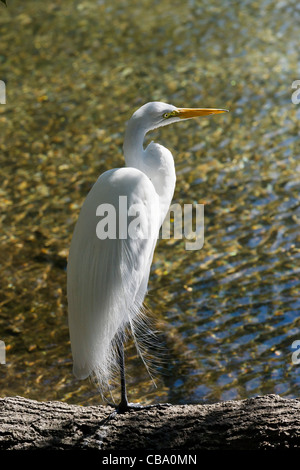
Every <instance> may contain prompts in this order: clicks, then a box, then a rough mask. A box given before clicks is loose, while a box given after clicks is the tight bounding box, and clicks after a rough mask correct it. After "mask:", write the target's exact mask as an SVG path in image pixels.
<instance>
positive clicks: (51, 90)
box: [0, 0, 300, 404]
mask: <svg viewBox="0 0 300 470" xmlns="http://www.w3.org/2000/svg"><path fill="white" fill-rule="evenodd" d="M46 3H48V2H46ZM50 3H51V5H50V4H49V5H48V4H47V5H46V4H45V2H39V3H37V2H36V1H35V2H33V1H28V2H26V6H25V7H24V6H22V7H21V6H18V5H10V6H9V8H8V9H7V10H5V11H4V12H3V16H2V17H1V24H0V27H1V29H2V35H1V42H2V41H3V50H2V52H1V54H0V61H1V64H2V70H3V72H1V73H3V75H4V76H3V77H2V76H1V77H0V79H6V77H7V82H8V84H9V86H8V90H7V93H8V99H7V105H5V108H1V110H0V111H1V114H0V124H1V150H2V153H1V156H0V159H1V166H2V175H1V180H2V181H1V190H0V196H1V209H2V210H1V224H2V226H1V235H0V238H1V247H2V249H1V255H0V256H1V272H0V276H1V293H0V308H1V311H0V339H2V340H4V341H5V343H6V345H7V365H6V366H5V368H3V366H1V369H0V381H1V393H2V395H3V396H4V395H16V394H19V395H22V396H27V397H30V398H37V399H44V400H46V399H47V400H51V399H60V400H66V401H68V402H73V403H82V404H84V403H98V402H99V397H98V396H97V391H96V389H95V387H94V385H93V384H92V383H91V382H89V381H85V382H82V383H81V382H80V383H79V382H77V381H76V380H75V379H74V378H73V377H72V374H71V354H70V345H69V338H68V329H67V316H66V315H67V305H66V295H65V283H66V271H65V268H66V260H67V254H68V248H69V244H70V239H71V234H72V230H73V227H74V223H75V221H76V219H77V216H78V212H79V209H80V207H81V204H82V202H83V200H84V198H85V196H86V194H87V192H88V190H89V188H90V187H91V185H92V184H93V182H94V181H95V180H96V178H97V177H98V174H99V173H101V172H102V171H105V170H106V169H108V168H111V167H116V166H119V165H123V158H122V152H121V148H122V139H123V132H124V124H125V121H126V120H127V119H128V118H129V116H130V114H131V113H132V111H133V110H134V109H135V108H136V107H138V106H140V105H141V104H143V103H144V102H146V101H150V100H157V99H158V100H164V101H168V102H170V103H173V104H176V105H178V106H197V105H200V106H201V105H203V106H213V107H223V108H228V109H230V113H229V114H228V115H226V116H222V117H218V116H216V117H214V119H205V120H202V121H201V122H200V121H198V122H191V121H189V122H187V123H182V124H181V123H180V125H179V124H177V125H176V126H174V127H171V126H170V127H168V128H164V129H162V130H160V131H157V132H154V133H153V134H151V136H149V139H155V140H157V141H159V142H160V143H162V144H163V145H165V146H167V147H168V148H169V149H170V150H171V151H172V152H173V154H174V157H175V162H176V170H177V186H176V192H175V196H174V201H173V202H178V203H180V204H184V203H191V202H199V203H204V204H205V243H204V247H203V249H202V250H200V251H195V252H190V251H186V250H185V249H184V240H172V239H171V240H170V241H167V240H160V241H159V243H158V247H157V250H156V254H155V258H154V263H153V269H152V274H151V279H150V288H151V289H150V293H149V296H148V298H147V304H148V306H149V307H150V309H151V310H152V312H153V316H154V317H155V318H156V322H157V328H158V330H159V331H160V334H159V341H160V344H161V347H162V349H157V350H156V351H154V352H156V354H157V355H159V356H160V358H161V363H160V364H159V365H158V367H157V370H156V373H155V377H156V380H157V388H154V387H153V384H152V382H151V380H150V379H149V376H148V374H147V372H146V371H145V369H144V367H143V365H142V363H141V361H140V360H139V359H138V358H136V355H135V350H134V348H133V347H132V345H131V344H130V345H129V346H128V350H127V357H128V361H127V362H128V373H129V382H130V393H131V395H130V399H132V400H139V399H140V398H141V397H144V400H145V401H158V400H166V401H171V402H174V403H176V402H178V403H185V402H195V403H198V402H201V401H216V400H225V399H238V398H245V397H249V396H253V395H257V394H264V393H279V394H282V395H285V396H291V397H295V396H298V392H299V385H300V383H299V382H300V379H299V371H298V368H297V367H299V366H296V365H293V364H292V362H291V353H292V351H291V345H292V342H293V341H294V340H295V339H300V337H299V313H298V312H299V308H300V300H299V295H298V292H299V282H300V281H299V272H300V265H299V257H300V247H299V221H300V207H299V189H300V176H299V175H300V163H299V143H298V139H299V110H298V109H297V107H296V106H295V105H292V104H291V99H290V98H291V83H292V81H293V80H294V79H295V78H299V74H300V69H299V66H298V62H297V60H298V59H297V57H296V51H297V47H298V35H297V31H298V21H299V17H300V11H299V6H298V5H297V4H296V3H295V4H293V2H284V1H281V2H279V3H278V2H272V1H271V2H270V1H263V2H260V3H259V4H258V3H253V2H251V1H243V2H239V3H235V2H232V5H231V8H228V7H227V6H226V5H225V4H222V3H221V2H211V1H210V2H205V1H202V2H200V1H199V2H194V1H189V2H188V3H187V4H186V5H185V4H182V3H181V2H180V3H178V4H177V5H176V4H174V5H172V9H170V6H169V2H167V1H166V0H165V1H163V0H162V1H160V2H154V3H153V2H150V1H148V0H143V1H139V2H135V1H134V0H131V1H129V2H128V1H127V2H118V6H117V7H116V6H114V5H112V4H109V5H108V4H106V2H92V1H91V2H90V1H87V2H83V3H81V4H79V3H78V5H76V8H74V5H73V3H74V2H69V1H66V2H64V4H63V5H62V4H61V3H59V2H57V4H56V2H50ZM1 14H2V12H1ZM14 31H18V34H15V32H14ZM54 36H55V38H56V40H54ZM62 45H63V46H62ZM297 74H298V76H297ZM153 348H154V347H153ZM154 349H155V348H154Z"/></svg>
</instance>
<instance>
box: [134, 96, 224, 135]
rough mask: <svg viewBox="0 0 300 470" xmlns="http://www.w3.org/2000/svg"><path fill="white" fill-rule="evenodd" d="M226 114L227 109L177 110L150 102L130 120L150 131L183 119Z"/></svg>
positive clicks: (170, 105) (158, 102) (169, 105)
mask: <svg viewBox="0 0 300 470" xmlns="http://www.w3.org/2000/svg"><path fill="white" fill-rule="evenodd" d="M226 112H228V111H227V109H216V108H177V107H176V106H173V105H172V104H166V103H162V102H160V101H152V102H150V103H146V104H144V105H143V106H142V107H141V108H139V109H138V110H137V111H136V112H135V113H134V114H133V116H132V118H131V119H132V120H134V121H137V120H138V121H139V122H140V125H141V127H143V128H144V129H146V130H147V131H148V130H152V129H157V128H158V127H162V126H167V125H168V124H172V123H173V122H178V121H182V120H183V119H192V118H195V117H198V116H208V115H209V114H221V113H226Z"/></svg>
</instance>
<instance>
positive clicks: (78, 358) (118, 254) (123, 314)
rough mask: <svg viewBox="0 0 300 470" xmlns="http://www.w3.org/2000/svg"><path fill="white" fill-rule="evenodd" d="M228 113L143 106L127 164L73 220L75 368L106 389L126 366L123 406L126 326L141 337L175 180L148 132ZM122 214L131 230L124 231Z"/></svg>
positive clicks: (167, 156) (132, 126)
mask: <svg viewBox="0 0 300 470" xmlns="http://www.w3.org/2000/svg"><path fill="white" fill-rule="evenodd" d="M224 112H226V110H224V109H213V108H198V109H191V108H177V107H175V106H173V105H170V104H165V103H161V102H150V103H147V104H145V105H144V106H142V107H141V108H139V109H138V110H137V111H136V112H135V113H134V114H133V116H132V117H131V119H130V120H129V122H128V126H127V130H126V134H125V139H124V157H125V162H126V167H125V168H117V169H112V170H108V171H106V172H105V173H103V174H102V175H101V176H100V177H99V178H98V180H97V181H96V183H95V184H94V186H93V187H92V189H91V190H90V192H89V194H88V196H87V198H86V200H85V202H84V204H83V206H82V209H81V212H80V215H79V218H78V221H77V224H76V226H75V230H74V234H73V238H72V242H71V247H70V253H69V259H68V268H67V277H68V279H67V293H68V309H69V330H70V339H71V349H72V355H73V372H74V374H75V376H76V377H77V378H78V379H85V378H86V377H88V376H89V375H91V374H95V375H96V378H97V379H98V383H99V386H100V390H101V391H103V388H104V387H105V385H107V384H108V383H109V380H110V378H111V376H112V375H113V373H114V372H115V371H116V370H117V369H118V368H119V367H120V371H121V402H120V405H119V407H118V409H119V410H120V411H126V410H128V409H129V408H130V406H129V403H128V400H127V395H126V386H125V371H124V349H123V343H124V332H125V329H126V328H127V327H128V326H129V327H131V330H132V333H133V337H134V338H135V340H138V339H139V338H136V337H135V331H136V329H137V326H138V325H139V324H140V322H141V321H142V318H143V315H144V311H143V301H144V298H145V295H146V291H147V285H148V280H149V273H150V266H151V263H152V258H153V253H154V249H155V245H156V241H157V238H158V235H159V229H160V227H161V225H162V223H163V221H164V219H165V216H166V214H167V212H168V209H169V206H170V203H171V200H172V197H173V193H174V188H175V181H176V174H175V167H174V160H173V156H172V154H171V152H170V151H169V150H168V149H166V148H165V147H163V146H162V145H159V144H157V143H154V142H151V143H150V144H149V145H148V146H147V148H146V149H144V147H143V141H144V137H145V134H146V133H147V132H148V131H150V130H152V129H156V128H158V127H161V126H166V125H168V124H172V123H174V122H177V121H181V120H182V119H190V118H194V117H197V116H207V115H209V114H219V113H224ZM124 197H125V202H126V204H127V206H126V207H125V210H124V206H123V209H120V200H121V198H123V199H122V201H123V202H124ZM137 206H138V207H139V220H138V221H139V223H138V224H133V226H132V227H129V224H130V220H129V219H128V218H127V219H126V218H125V219H124V215H127V214H124V212H126V209H127V210H128V214H129V215H130V214H131V215H134V214H133V212H130V211H131V209H132V207H137ZM111 207H113V212H112V213H110V216H111V215H113V216H115V223H113V222H112V227H113V229H112V232H111V233H110V234H109V231H108V230H107V231H106V232H105V231H104V233H103V231H102V233H99V230H97V228H99V227H98V224H99V220H100V219H99V215H103V216H104V215H105V214H108V211H109V208H111ZM99 208H100V209H99ZM124 220H125V223H126V224H127V225H126V226H125V229H127V228H128V232H129V228H131V234H130V233H126V230H125V231H124V223H123V226H122V221H124ZM102 221H103V219H102ZM106 222H108V221H106ZM131 222H132V220H131ZM102 228H104V225H102ZM136 345H137V341H136ZM137 347H138V345H137Z"/></svg>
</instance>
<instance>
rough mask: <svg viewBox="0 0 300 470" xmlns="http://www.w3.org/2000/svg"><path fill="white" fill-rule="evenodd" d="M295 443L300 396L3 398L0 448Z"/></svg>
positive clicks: (298, 441) (299, 443)
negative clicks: (86, 402) (107, 401)
mask: <svg viewBox="0 0 300 470" xmlns="http://www.w3.org/2000/svg"><path fill="white" fill-rule="evenodd" d="M286 448H289V449H295V448H298V449H299V448H300V400H298V399H285V398H281V397H280V396H277V395H266V396H258V397H255V398H249V399H246V400H237V401H226V402H220V403H214V404H205V405H170V406H155V407H153V408H150V409H144V410H139V411H134V412H128V413H124V414H117V413H114V409H113V408H111V407H107V406H77V405H69V404H67V403H63V402H38V401H34V400H28V399H25V398H22V397H9V398H2V399H0V449H1V450H4V449H9V450H11V449H29V450H33V449H43V450H44V449H57V450H58V449H100V450H106V451H114V450H118V451H122V450H124V451H129V450H138V449H142V450H156V451H158V452H159V451H162V450H166V449H168V450H181V451H185V452H187V451H198V450H225V449H226V450H254V449H286Z"/></svg>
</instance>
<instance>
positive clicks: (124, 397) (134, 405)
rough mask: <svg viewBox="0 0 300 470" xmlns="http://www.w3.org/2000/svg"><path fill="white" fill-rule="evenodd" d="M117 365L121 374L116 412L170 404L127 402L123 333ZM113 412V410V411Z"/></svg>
mask: <svg viewBox="0 0 300 470" xmlns="http://www.w3.org/2000/svg"><path fill="white" fill-rule="evenodd" d="M119 365H120V376H121V401H120V404H119V405H118V406H117V409H116V411H117V413H125V412H126V411H134V410H136V411H138V410H147V409H151V408H161V407H165V406H170V404H169V403H162V404H155V405H141V404H140V403H128V399H127V393H126V379H125V358H124V335H123V336H122V338H121V342H120V344H119ZM114 413H115V412H114Z"/></svg>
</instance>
